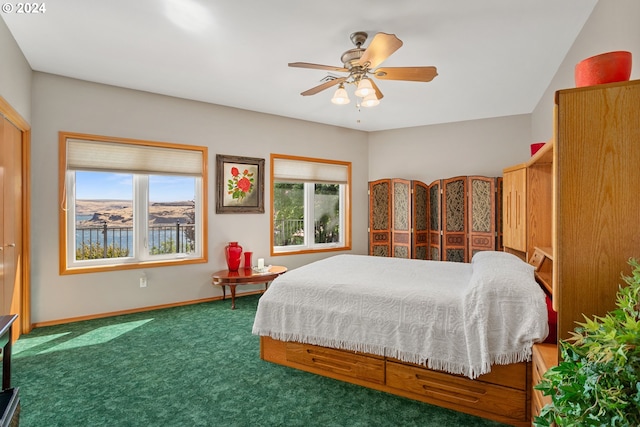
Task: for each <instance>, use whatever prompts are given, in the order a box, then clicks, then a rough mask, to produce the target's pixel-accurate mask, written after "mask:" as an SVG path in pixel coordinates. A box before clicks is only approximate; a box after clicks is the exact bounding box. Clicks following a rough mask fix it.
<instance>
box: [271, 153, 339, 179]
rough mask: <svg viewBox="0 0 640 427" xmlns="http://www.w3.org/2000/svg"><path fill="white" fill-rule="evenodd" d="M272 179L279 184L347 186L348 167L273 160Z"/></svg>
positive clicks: (333, 164) (279, 159)
mask: <svg viewBox="0 0 640 427" xmlns="http://www.w3.org/2000/svg"><path fill="white" fill-rule="evenodd" d="M273 178H274V180H276V181H279V182H282V181H285V182H286V181H288V182H323V183H331V184H347V183H348V182H349V167H348V165H347V164H336V163H324V162H315V161H307V160H293V159H281V158H274V159H273Z"/></svg>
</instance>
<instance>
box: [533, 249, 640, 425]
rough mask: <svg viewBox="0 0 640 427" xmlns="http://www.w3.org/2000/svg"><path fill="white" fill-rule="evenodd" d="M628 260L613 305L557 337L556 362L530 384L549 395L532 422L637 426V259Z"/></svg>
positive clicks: (639, 360)
mask: <svg viewBox="0 0 640 427" xmlns="http://www.w3.org/2000/svg"><path fill="white" fill-rule="evenodd" d="M629 264H630V265H631V267H632V275H631V276H624V275H623V276H622V279H623V280H624V281H625V283H626V284H627V286H624V287H620V290H619V291H618V294H617V301H616V306H617V308H616V309H614V310H613V311H611V312H609V313H608V314H607V315H605V316H604V317H598V316H596V317H594V318H593V319H588V318H586V316H585V319H586V321H585V322H584V323H578V326H577V327H576V329H575V332H573V333H572V334H571V335H572V336H571V338H569V339H568V340H566V341H560V343H559V344H560V352H561V353H560V354H561V362H560V363H559V364H558V366H556V367H554V368H552V369H549V370H548V371H547V372H546V373H545V375H544V376H543V379H542V381H541V382H540V383H539V384H538V385H536V387H535V388H536V389H538V390H541V391H542V393H543V394H544V395H547V396H551V398H552V403H551V404H548V405H546V406H545V407H544V408H543V409H542V410H541V412H540V416H539V417H536V418H535V420H534V424H535V425H536V426H550V425H553V424H554V423H555V425H557V426H640V263H639V262H638V260H636V259H630V260H629Z"/></svg>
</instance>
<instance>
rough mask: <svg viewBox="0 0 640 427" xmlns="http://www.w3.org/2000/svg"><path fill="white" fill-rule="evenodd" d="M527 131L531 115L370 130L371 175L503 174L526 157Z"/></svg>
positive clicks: (371, 177)
mask: <svg viewBox="0 0 640 427" xmlns="http://www.w3.org/2000/svg"><path fill="white" fill-rule="evenodd" d="M530 135H531V127H530V118H529V115H518V116H509V117H499V118H494V119H484V120H473V121H466V122H458V123H446V124H441V125H431V126H421V127H414V128H406V129H394V130H390V131H380V132H373V133H371V134H370V135H369V180H371V181H373V180H375V179H381V178H405V179H417V180H420V181H422V182H425V183H427V184H429V183H431V182H432V181H433V180H435V179H443V178H451V177H454V176H459V175H481V176H502V169H504V168H505V167H506V166H510V165H512V164H517V163H521V162H523V161H525V160H526V159H527V158H528V157H529V154H530V148H529V145H530V143H531V142H532V141H530V140H529V138H530Z"/></svg>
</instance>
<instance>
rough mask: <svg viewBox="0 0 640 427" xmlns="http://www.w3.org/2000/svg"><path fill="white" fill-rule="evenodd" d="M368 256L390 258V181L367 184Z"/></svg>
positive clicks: (384, 180) (383, 180) (382, 180)
mask: <svg viewBox="0 0 640 427" xmlns="http://www.w3.org/2000/svg"><path fill="white" fill-rule="evenodd" d="M369 255H375V256H385V257H388V256H391V180H389V179H380V180H377V181H372V182H370V183H369Z"/></svg>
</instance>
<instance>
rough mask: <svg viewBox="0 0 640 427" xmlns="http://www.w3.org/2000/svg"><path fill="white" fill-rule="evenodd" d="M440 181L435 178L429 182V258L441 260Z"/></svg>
mask: <svg viewBox="0 0 640 427" xmlns="http://www.w3.org/2000/svg"><path fill="white" fill-rule="evenodd" d="M441 188H442V181H440V180H437V181H433V182H432V183H431V184H429V259H431V260H434V261H440V260H441V258H442V257H441V250H442V243H441V237H442V235H441V232H442V222H441V218H442V204H441V197H440V195H441V194H440V193H441Z"/></svg>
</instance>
